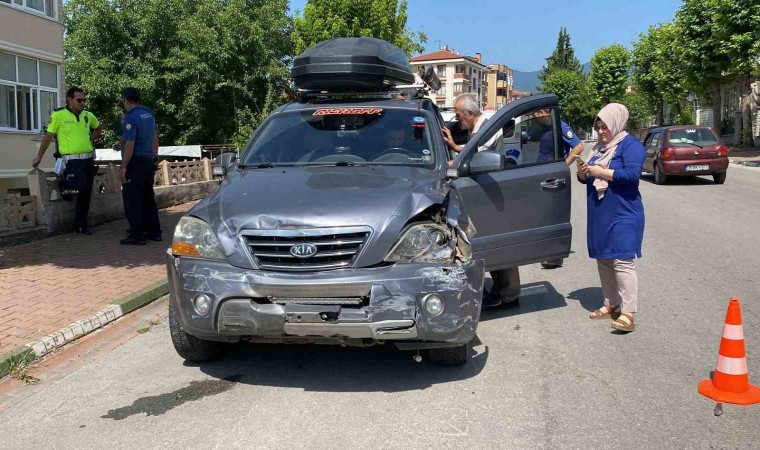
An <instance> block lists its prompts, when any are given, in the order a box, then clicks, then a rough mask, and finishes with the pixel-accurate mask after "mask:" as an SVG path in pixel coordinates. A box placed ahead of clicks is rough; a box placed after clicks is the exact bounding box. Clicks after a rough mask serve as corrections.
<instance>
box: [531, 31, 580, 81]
mask: <svg viewBox="0 0 760 450" xmlns="http://www.w3.org/2000/svg"><path fill="white" fill-rule="evenodd" d="M556 70H569V71H571V72H576V73H578V74H579V75H582V74H583V72H582V66H581V63H580V61H578V58H576V57H575V50H573V46H572V45H570V35H569V34H568V33H567V29H566V28H565V27H562V28H560V30H559V37H557V47H556V48H555V49H554V52H553V53H552V54H551V56H549V57H548V58H546V65H545V66H544V67H543V69H542V70H541V72H540V73H539V74H538V79H539V80H540V81H541V83H544V82H545V81H546V79H547V78H548V77H549V76H551V74H552V73H554V71H556ZM539 90H541V91H542V92H547V91H545V90H544V89H539Z"/></svg>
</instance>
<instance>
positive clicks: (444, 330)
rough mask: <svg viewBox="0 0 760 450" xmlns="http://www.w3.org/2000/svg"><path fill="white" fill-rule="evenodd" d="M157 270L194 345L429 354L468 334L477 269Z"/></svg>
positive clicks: (176, 265) (171, 264)
mask: <svg viewBox="0 0 760 450" xmlns="http://www.w3.org/2000/svg"><path fill="white" fill-rule="evenodd" d="M167 272H168V278H169V291H170V293H171V302H172V305H173V307H174V308H175V311H176V312H177V317H178V319H179V322H180V326H181V327H182V329H183V330H184V331H185V332H186V333H188V334H191V335H193V336H196V337H198V338H201V339H207V340H219V341H236V340H239V339H241V338H248V339H252V340H258V341H268V342H328V343H344V344H355V343H356V342H360V343H362V342H363V343H366V342H367V341H370V342H383V341H389V342H390V341H393V342H395V343H397V345H399V346H400V347H402V348H403V347H404V345H403V344H404V341H407V343H410V344H411V343H412V342H413V343H414V346H415V347H414V348H432V347H440V346H453V345H461V344H465V343H467V342H469V341H470V340H471V339H472V338H473V337H474V336H475V332H476V330H477V325H478V321H479V319H480V306H481V298H482V291H483V277H484V262H483V261H480V260H479V261H469V262H467V263H462V264H454V263H451V264H429V263H427V264H425V263H421V264H395V265H392V266H387V267H377V268H362V269H345V270H335V271H323V272H310V273H286V272H268V271H260V270H247V269H241V268H238V267H234V266H231V265H229V264H227V263H226V262H224V261H212V260H201V259H195V258H185V257H174V256H172V255H171V254H168V255H167ZM199 295H204V296H206V297H207V298H208V299H209V300H208V303H209V307H208V313H207V314H205V315H201V314H199V313H198V311H197V310H196V308H194V304H193V301H194V299H196V298H197V297H198V296H199ZM431 295H436V296H438V297H439V298H440V299H442V301H443V312H441V313H440V314H439V315H437V316H434V315H432V314H430V313H429V311H428V310H427V309H426V307H425V302H426V301H428V300H429V298H430V296H431ZM351 341H353V342H351ZM409 348H412V347H409Z"/></svg>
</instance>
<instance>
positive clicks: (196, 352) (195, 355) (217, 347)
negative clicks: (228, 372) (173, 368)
mask: <svg viewBox="0 0 760 450" xmlns="http://www.w3.org/2000/svg"><path fill="white" fill-rule="evenodd" d="M169 332H170V333H171V336H172V344H174V350H176V351H177V354H179V356H181V357H182V358H184V359H185V360H186V361H190V362H208V361H214V360H216V359H219V358H221V357H222V356H224V354H225V353H226V346H225V344H224V343H223V342H214V341H205V340H203V339H198V338H197V337H195V336H191V335H189V334H187V333H185V332H184V331H182V328H181V327H180V326H179V320H177V313H176V312H175V311H174V307H173V306H172V305H171V304H170V305H169Z"/></svg>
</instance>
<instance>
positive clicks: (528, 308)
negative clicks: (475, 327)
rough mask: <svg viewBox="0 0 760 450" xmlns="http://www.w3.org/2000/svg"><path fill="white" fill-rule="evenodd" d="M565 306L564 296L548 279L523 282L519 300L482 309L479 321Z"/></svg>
mask: <svg viewBox="0 0 760 450" xmlns="http://www.w3.org/2000/svg"><path fill="white" fill-rule="evenodd" d="M565 306H567V303H566V302H565V298H564V297H563V296H562V294H560V293H559V292H557V290H556V289H554V286H552V284H551V283H549V282H548V281H541V282H538V283H530V284H523V285H522V290H521V292H520V302H519V303H518V304H517V305H504V306H502V307H500V308H496V309H491V310H483V312H482V313H481V314H480V321H481V322H487V321H489V320H495V319H501V318H502V317H512V316H519V315H522V314H530V313H535V312H539V311H547V310H550V309H555V308H563V307H565Z"/></svg>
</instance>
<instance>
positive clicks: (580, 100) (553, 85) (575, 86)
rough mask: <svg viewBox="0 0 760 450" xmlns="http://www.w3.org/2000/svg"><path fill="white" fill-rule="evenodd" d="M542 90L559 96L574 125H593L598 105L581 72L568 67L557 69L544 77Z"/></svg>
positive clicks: (582, 126) (582, 127) (565, 113)
mask: <svg viewBox="0 0 760 450" xmlns="http://www.w3.org/2000/svg"><path fill="white" fill-rule="evenodd" d="M541 92H544V93H553V94H556V95H557V97H559V106H560V109H561V110H562V114H563V115H564V117H565V118H566V119H567V121H568V122H569V123H570V124H571V125H572V126H574V127H576V128H578V129H587V128H589V127H591V125H593V122H594V117H595V114H596V111H595V110H596V106H597V105H596V104H595V103H594V101H593V97H592V96H591V95H590V93H589V92H588V82H587V81H586V79H585V77H584V76H583V75H582V74H581V73H579V72H576V71H572V70H568V69H558V70H555V71H553V72H552V73H551V74H549V76H547V77H546V79H544V82H543V84H542V86H541Z"/></svg>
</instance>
